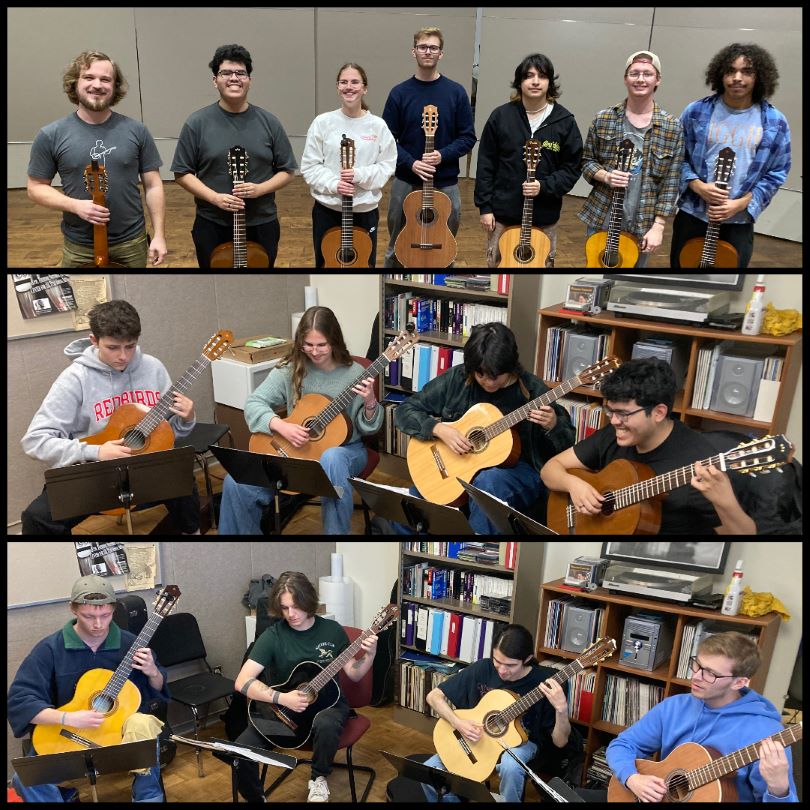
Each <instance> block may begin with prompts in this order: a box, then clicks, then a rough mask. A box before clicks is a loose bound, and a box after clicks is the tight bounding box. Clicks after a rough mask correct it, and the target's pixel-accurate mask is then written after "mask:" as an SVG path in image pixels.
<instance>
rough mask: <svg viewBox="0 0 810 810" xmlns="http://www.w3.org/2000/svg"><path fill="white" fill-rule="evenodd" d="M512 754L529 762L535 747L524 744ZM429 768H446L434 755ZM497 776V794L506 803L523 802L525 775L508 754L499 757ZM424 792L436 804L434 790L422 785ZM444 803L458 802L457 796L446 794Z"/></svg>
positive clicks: (530, 744)
mask: <svg viewBox="0 0 810 810" xmlns="http://www.w3.org/2000/svg"><path fill="white" fill-rule="evenodd" d="M512 753H513V754H515V756H516V757H517V758H518V759H519V760H520V761H521V762H529V761H530V760H531V759H532V757H534V755H535V754H536V753H537V746H536V745H535V743H533V742H531V740H530V741H529V742H525V743H523V745H519V746H518V747H517V748H513V749H512ZM425 765H428V766H429V767H431V768H438V769H439V770H440V771H446V770H447V768H445V767H444V765H443V764H442V761H441V758H440V757H439V755H438V754H434V755H433V756H432V757H431V758H430V759H429V760H428V761H427V762H426V763H425ZM496 772H497V774H498V775H499V776H500V777H501V785H500V787H499V788H498V792H499V793H500V794H501V796H503V798H504V801H506V802H522V801H523V787H524V785H525V783H526V774H525V773H524V772H523V770H522V769H521V767H520V765H518V764H517V762H515V760H514V759H512V757H510V756H509V754H506V753H505V754H504V755H503V756H502V757H501V764H500V765H498V767H497V768H496ZM422 789H423V790H424V791H425V796H427V800H428V801H429V802H436V801H438V800H439V795H438V794H437V793H436V789H435V788H434V787H431V786H430V785H422ZM444 801H446V802H457V801H459V798H458V796H456V795H455V794H454V793H448V794H447V795H445V797H444Z"/></svg>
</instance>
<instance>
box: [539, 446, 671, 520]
mask: <svg viewBox="0 0 810 810" xmlns="http://www.w3.org/2000/svg"><path fill="white" fill-rule="evenodd" d="M567 472H569V473H570V474H571V475H573V476H576V477H577V478H580V479H582V480H583V481H586V482H587V483H589V484H590V485H591V486H592V487H594V489H596V490H597V491H598V492H599V493H600V494H602V495H604V494H606V493H609V492H613V491H614V490H617V489H620V488H621V487H626V486H631V485H632V484H637V483H638V482H640V481H646V480H647V479H649V478H654V477H655V473H654V472H653V470H651V469H650V468H649V467H648V466H647V465H646V464H639V463H638V462H635V461H627V460H626V459H616V460H615V461H611V462H610V464H608V465H607V467H605V468H604V469H603V470H601V471H600V472H590V471H588V470H575V469H571V470H567ZM569 503H570V496H569V494H568V493H567V492H549V497H548V525H549V528H551V529H553V530H554V531H555V532H557V533H559V534H568V533H569V529H568V523H567V520H566V508H567V507H568V506H569ZM574 524H575V525H574V532H573V533H574V534H658V530H659V529H660V528H661V501H660V499H659V498H658V497H655V498H650V499H647V500H643V501H640V502H639V503H635V504H631V505H630V506H626V507H624V508H623V509H618V510H616V511H615V512H613V511H612V507H611V506H610V504H609V503H607V504H605V505H603V513H602V514H599V515H583V514H581V513H579V512H576V513H575V515H574Z"/></svg>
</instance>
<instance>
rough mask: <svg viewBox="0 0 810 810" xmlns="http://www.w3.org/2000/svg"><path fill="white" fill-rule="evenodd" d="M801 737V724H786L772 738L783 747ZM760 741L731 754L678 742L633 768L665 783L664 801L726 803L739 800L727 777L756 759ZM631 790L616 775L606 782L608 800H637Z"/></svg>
mask: <svg viewBox="0 0 810 810" xmlns="http://www.w3.org/2000/svg"><path fill="white" fill-rule="evenodd" d="M801 738H802V724H801V723H797V724H796V725H795V726H788V727H787V728H785V729H783V730H782V731H780V732H779V733H778V734H774V735H773V736H772V737H769V738H766V739H771V740H773V741H774V742H778V743H781V744H782V745H784V746H785V747H787V746H789V745H793V743H796V742H798V741H799V740H801ZM762 742H763V741H762V740H760V741H759V742H758V743H753V744H752V745H747V746H745V748H740V749H739V750H737V751H734V753H732V754H727V755H726V756H722V755H721V754H720V753H719V752H718V751H716V750H715V749H713V748H709V747H708V746H706V745H699V744H698V743H684V744H683V745H679V746H678V747H677V748H676V749H675V750H674V751H673V752H672V753H671V754H670V755H669V756H668V757H667V758H666V759H665V760H663V761H662V762H652V761H651V760H647V759H637V760H636V768H637V769H638V772H639V773H640V774H642V775H643V776H657V777H659V778H660V779H663V780H664V782H666V785H667V794H666V796H665V797H664V800H663V801H665V802H680V803H682V804H692V803H694V802H726V803H734V802H736V801H738V797H737V786H736V785H735V784H734V777H733V776H730V774H733V773H734V772H735V771H738V770H739V769H740V768H744V767H745V766H746V765H750V764H751V763H752V762H756V761H757V760H758V759H759V749H760V748H761V746H762ZM639 801H641V800H640V799H638V798H637V797H636V794H635V793H633V791H631V790H629V789H628V788H626V787H625V786H624V785H623V784H622V783H621V782H620V781H619V780H618V779H617V778H616V777H615V776H613V777H611V779H610V784H609V785H608V802H639Z"/></svg>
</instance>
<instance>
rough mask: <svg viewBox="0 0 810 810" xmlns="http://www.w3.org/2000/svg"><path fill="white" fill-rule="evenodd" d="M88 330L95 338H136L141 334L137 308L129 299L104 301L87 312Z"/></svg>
mask: <svg viewBox="0 0 810 810" xmlns="http://www.w3.org/2000/svg"><path fill="white" fill-rule="evenodd" d="M87 317H88V320H89V321H90V331H91V332H92V334H93V335H94V336H95V338H96V340H99V339H100V338H103V337H111V338H115V339H116V340H137V339H138V338H139V337H140V336H141V319H140V317H139V316H138V310H136V309H135V307H133V306H132V304H130V303H129V301H120V300H117V301H104V302H103V303H101V304H96V305H95V306H94V307H93V308H92V309H91V310H90V312H88V313H87Z"/></svg>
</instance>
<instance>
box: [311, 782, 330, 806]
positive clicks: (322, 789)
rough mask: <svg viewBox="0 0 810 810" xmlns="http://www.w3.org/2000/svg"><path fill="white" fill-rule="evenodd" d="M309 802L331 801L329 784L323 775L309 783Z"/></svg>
mask: <svg viewBox="0 0 810 810" xmlns="http://www.w3.org/2000/svg"><path fill="white" fill-rule="evenodd" d="M307 801H308V802H328V801H329V785H328V784H327V783H326V779H325V778H324V777H323V776H319V777H318V778H317V779H315V780H314V781H312V782H310V783H309V796H308V797H307Z"/></svg>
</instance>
